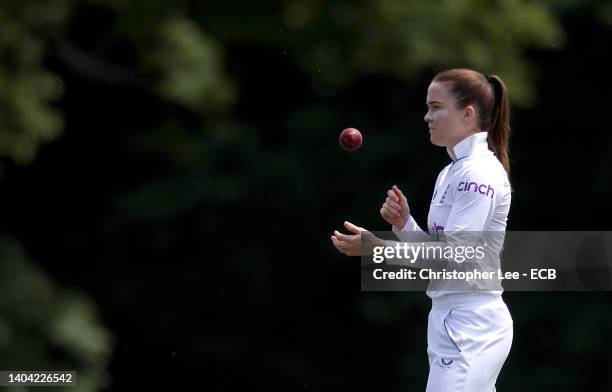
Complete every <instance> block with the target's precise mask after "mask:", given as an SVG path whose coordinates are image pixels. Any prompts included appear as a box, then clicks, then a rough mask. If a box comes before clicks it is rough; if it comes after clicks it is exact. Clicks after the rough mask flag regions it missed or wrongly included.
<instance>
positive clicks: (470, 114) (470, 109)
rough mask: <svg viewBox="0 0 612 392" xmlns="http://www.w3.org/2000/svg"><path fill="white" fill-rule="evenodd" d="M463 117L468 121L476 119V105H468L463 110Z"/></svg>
mask: <svg viewBox="0 0 612 392" xmlns="http://www.w3.org/2000/svg"><path fill="white" fill-rule="evenodd" d="M463 119H464V120H465V121H466V122H472V121H474V120H475V119H476V110H475V109H474V106H472V105H468V106H467V107H466V108H465V109H464V110H463Z"/></svg>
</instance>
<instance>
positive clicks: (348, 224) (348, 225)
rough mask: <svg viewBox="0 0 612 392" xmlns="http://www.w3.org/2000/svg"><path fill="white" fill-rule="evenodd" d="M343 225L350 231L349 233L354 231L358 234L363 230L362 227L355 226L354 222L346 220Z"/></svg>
mask: <svg viewBox="0 0 612 392" xmlns="http://www.w3.org/2000/svg"><path fill="white" fill-rule="evenodd" d="M344 227H346V229H347V230H348V231H350V232H351V233H355V234H359V233H361V232H362V231H364V230H365V229H364V228H363V227H359V226H355V225H354V224H352V223H351V222H348V221H346V222H344Z"/></svg>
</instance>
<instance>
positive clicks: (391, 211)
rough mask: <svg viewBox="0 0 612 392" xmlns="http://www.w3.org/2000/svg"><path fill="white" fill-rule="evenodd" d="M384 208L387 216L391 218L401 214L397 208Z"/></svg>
mask: <svg viewBox="0 0 612 392" xmlns="http://www.w3.org/2000/svg"><path fill="white" fill-rule="evenodd" d="M383 209H384V210H385V214H386V216H388V217H389V218H397V217H398V216H400V213H399V211H397V210H396V209H393V208H389V207H383Z"/></svg>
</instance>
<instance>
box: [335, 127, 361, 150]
mask: <svg viewBox="0 0 612 392" xmlns="http://www.w3.org/2000/svg"><path fill="white" fill-rule="evenodd" d="M362 141H363V137H362V136H361V132H359V131H358V130H356V129H355V128H346V129H345V130H344V131H342V132H340V137H339V138H338V142H340V146H342V148H344V149H345V150H346V151H355V150H357V149H358V148H359V147H361V142H362Z"/></svg>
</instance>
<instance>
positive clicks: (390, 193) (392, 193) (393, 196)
mask: <svg viewBox="0 0 612 392" xmlns="http://www.w3.org/2000/svg"><path fill="white" fill-rule="evenodd" d="M393 187H395V185H393ZM387 195H388V196H389V197H390V198H391V199H392V200H393V201H395V202H398V201H399V196H398V195H397V193H395V191H394V190H393V189H390V190H388V191H387Z"/></svg>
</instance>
